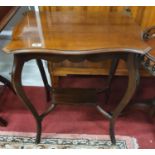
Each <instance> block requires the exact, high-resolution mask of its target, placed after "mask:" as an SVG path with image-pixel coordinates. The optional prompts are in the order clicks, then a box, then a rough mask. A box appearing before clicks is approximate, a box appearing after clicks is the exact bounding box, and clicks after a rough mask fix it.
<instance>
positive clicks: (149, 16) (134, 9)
mask: <svg viewBox="0 0 155 155" xmlns="http://www.w3.org/2000/svg"><path fill="white" fill-rule="evenodd" d="M39 8H40V10H41V11H49V12H53V11H62V12H64V11H72V12H82V13H89V12H91V13H92V12H100V13H101V14H104V13H110V12H111V13H116V12H117V13H118V12H119V13H126V14H130V15H131V17H132V18H133V19H134V20H135V22H136V23H137V24H138V25H140V27H141V28H142V29H145V28H147V27H150V26H153V25H155V6H40V7H39Z"/></svg>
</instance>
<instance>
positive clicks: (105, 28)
mask: <svg viewBox="0 0 155 155" xmlns="http://www.w3.org/2000/svg"><path fill="white" fill-rule="evenodd" d="M146 48H148V45H147V44H146V43H144V41H142V39H141V29H140V27H139V26H138V25H137V24H136V23H135V22H134V20H133V19H132V18H131V17H129V16H127V15H123V14H119V13H115V14H113V13H108V14H104V15H103V14H100V13H78V12H77V13H75V12H74V13H73V12H33V11H30V12H27V13H25V14H24V17H23V19H22V20H21V21H20V22H19V23H18V24H17V25H16V27H15V28H14V30H13V36H12V41H11V42H10V43H9V44H7V45H6V46H5V47H4V48H3V50H4V51H5V52H7V53H18V52H19V53H20V52H45V53H57V54H59V53H60V54H87V53H89V54H91V53H98V52H101V51H102V52H108V51H110V52H111V51H112V52H118V51H120V52H124V51H130V49H132V50H133V52H137V53H144V50H145V49H146ZM27 49H28V50H27Z"/></svg>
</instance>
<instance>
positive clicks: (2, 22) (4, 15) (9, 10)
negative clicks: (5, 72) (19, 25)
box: [0, 6, 19, 126]
mask: <svg viewBox="0 0 155 155" xmlns="http://www.w3.org/2000/svg"><path fill="white" fill-rule="evenodd" d="M18 9H19V7H11V6H9V7H0V12H1V14H0V32H1V31H2V30H3V29H4V27H5V26H6V25H7V24H8V22H9V21H10V20H11V18H12V17H13V16H14V15H15V13H16V12H17V10H18ZM0 82H2V83H3V84H4V85H5V86H7V87H8V88H10V89H11V90H12V91H13V92H14V93H15V91H14V89H13V87H12V84H11V83H10V81H9V80H7V79H6V78H4V77H3V76H1V75H0ZM0 125H1V126H7V122H6V121H5V120H4V119H3V118H2V117H0Z"/></svg>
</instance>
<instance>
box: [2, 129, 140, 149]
mask: <svg viewBox="0 0 155 155" xmlns="http://www.w3.org/2000/svg"><path fill="white" fill-rule="evenodd" d="M116 139H117V144H116V146H112V145H111V141H110V139H109V136H108V135H86V134H51V133H50V134H49V133H43V135H42V139H41V143H40V144H35V133H22V132H20V133H19V132H3V131H1V132H0V148H1V149H137V148H138V144H137V142H136V139H135V138H133V137H128V136H116Z"/></svg>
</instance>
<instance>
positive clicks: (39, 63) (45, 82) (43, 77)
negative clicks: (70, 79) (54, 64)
mask: <svg viewBox="0 0 155 155" xmlns="http://www.w3.org/2000/svg"><path fill="white" fill-rule="evenodd" d="M36 62H37V65H38V68H39V71H40V74H41V77H42V80H43V83H44V86H45V91H46V99H47V101H50V100H51V96H50V91H51V87H50V85H49V84H48V81H47V77H46V73H45V70H44V66H43V63H42V61H41V60H40V59H37V60H36Z"/></svg>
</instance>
